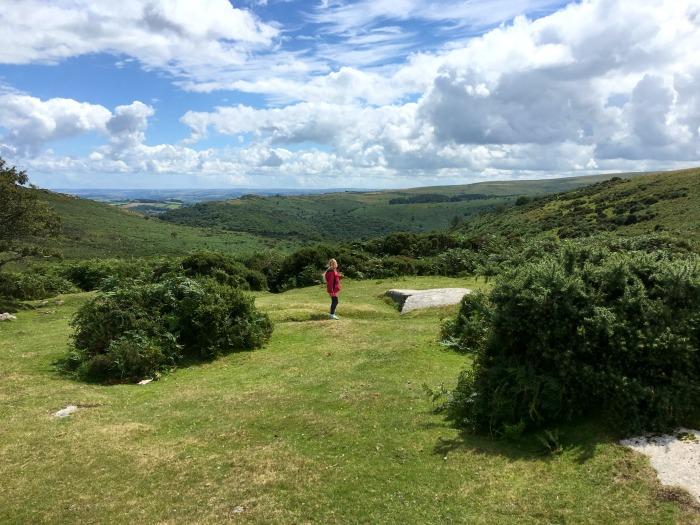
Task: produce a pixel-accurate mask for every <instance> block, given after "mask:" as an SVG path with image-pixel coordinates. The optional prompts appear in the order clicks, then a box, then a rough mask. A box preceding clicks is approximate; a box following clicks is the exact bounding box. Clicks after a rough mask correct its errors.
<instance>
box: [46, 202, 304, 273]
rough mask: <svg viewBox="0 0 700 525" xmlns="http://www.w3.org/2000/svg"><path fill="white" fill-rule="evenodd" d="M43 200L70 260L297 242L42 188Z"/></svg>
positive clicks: (246, 248)
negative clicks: (56, 219) (176, 220)
mask: <svg viewBox="0 0 700 525" xmlns="http://www.w3.org/2000/svg"><path fill="white" fill-rule="evenodd" d="M41 198H42V200H45V201H47V202H48V203H49V205H50V206H51V207H52V208H53V209H54V210H55V211H56V212H57V213H58V214H59V215H60V216H61V219H62V223H63V233H62V234H61V236H60V237H59V239H58V240H57V244H58V248H59V249H60V251H61V252H62V253H63V256H64V257H65V258H67V259H85V258H89V257H137V256H138V257H149V256H156V255H182V254H185V253H188V252H190V251H193V250H201V249H206V250H216V251H220V252H223V253H227V254H238V253H250V252H254V251H257V250H262V249H266V248H272V247H274V248H276V249H279V250H281V251H286V250H289V249H291V248H292V247H293V246H294V244H292V243H291V242H288V241H285V240H274V239H263V238H261V237H259V236H255V235H251V234H249V233H242V232H231V231H221V230H213V229H202V228H192V227H189V226H181V225H179V224H173V223H171V222H165V221H162V220H159V219H156V218H153V217H144V216H143V215H140V214H137V213H133V212H129V211H125V210H121V209H119V208H117V207H115V206H110V205H108V204H103V203H99V202H95V201H90V200H86V199H79V198H77V197H72V196H69V195H62V194H58V193H52V192H48V191H42V193H41Z"/></svg>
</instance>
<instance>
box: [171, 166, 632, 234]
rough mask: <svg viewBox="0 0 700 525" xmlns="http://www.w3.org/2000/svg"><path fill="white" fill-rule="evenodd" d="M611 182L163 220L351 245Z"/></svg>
mask: <svg viewBox="0 0 700 525" xmlns="http://www.w3.org/2000/svg"><path fill="white" fill-rule="evenodd" d="M632 175H633V174H626V175H623V176H625V177H628V176H632ZM612 176H613V175H593V176H586V177H573V178H564V179H547V180H533V181H493V182H480V183H476V184H467V185H459V186H435V187H430V188H415V189H408V190H392V191H376V192H342V193H327V194H322V195H303V196H266V197H262V196H253V195H248V196H243V197H242V198H240V199H235V200H229V201H223V202H206V203H200V204H196V205H194V206H187V207H184V208H180V209H176V210H168V211H167V212H165V213H164V214H163V215H161V218H162V219H163V220H167V221H171V222H175V223H178V224H186V225H189V226H198V227H209V228H221V229H225V230H231V231H245V232H249V233H252V234H255V235H262V236H266V237H275V238H294V239H299V240H300V241H314V240H317V241H320V240H341V241H348V240H356V239H366V238H370V237H376V236H379V235H384V234H387V233H391V232H395V231H410V232H421V231H433V230H443V229H445V228H447V227H449V226H450V225H451V224H454V223H455V222H456V221H461V220H464V219H467V218H470V217H473V216H475V215H478V214H480V213H483V212H484V211H487V210H496V209H502V208H503V207H504V206H508V205H513V204H514V203H515V202H516V200H517V198H518V196H533V195H542V194H546V193H552V192H561V191H566V190H569V189H572V188H579V187H581V186H585V185H588V184H592V183H595V182H598V181H601V180H606V179H609V178H610V177H612Z"/></svg>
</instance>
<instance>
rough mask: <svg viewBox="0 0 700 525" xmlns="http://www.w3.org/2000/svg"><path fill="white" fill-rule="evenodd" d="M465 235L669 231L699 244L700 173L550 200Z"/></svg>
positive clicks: (485, 220)
mask: <svg viewBox="0 0 700 525" xmlns="http://www.w3.org/2000/svg"><path fill="white" fill-rule="evenodd" d="M460 230H461V231H462V232H463V233H465V234H467V235H479V234H484V233H496V234H501V235H506V236H527V235H540V234H558V235H560V236H568V237H570V236H575V237H578V236H582V235H589V234H594V233H598V232H604V231H611V232H614V233H616V234H622V235H638V234H641V233H651V232H655V231H663V232H668V233H670V234H673V235H676V236H678V237H680V238H684V239H687V240H690V241H696V242H698V241H700V168H693V169H688V170H681V171H676V172H664V173H654V174H646V175H641V176H637V177H632V178H629V179H623V180H620V181H616V182H614V181H610V182H604V183H600V184H596V185H593V186H587V187H583V188H579V189H574V190H571V191H568V192H566V193H560V194H557V195H552V196H547V197H544V198H542V199H539V200H537V201H535V202H533V203H531V204H528V205H525V206H516V207H513V208H510V209H507V210H505V211H503V212H501V213H486V214H483V215H481V216H479V217H475V218H474V219H472V220H469V221H467V222H466V223H465V224H464V225H463V226H462V227H461V228H460Z"/></svg>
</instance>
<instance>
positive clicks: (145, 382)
mask: <svg viewBox="0 0 700 525" xmlns="http://www.w3.org/2000/svg"><path fill="white" fill-rule="evenodd" d="M151 381H153V379H142V380H141V381H139V382H138V383H136V384H137V385H147V384H148V383H150V382H151Z"/></svg>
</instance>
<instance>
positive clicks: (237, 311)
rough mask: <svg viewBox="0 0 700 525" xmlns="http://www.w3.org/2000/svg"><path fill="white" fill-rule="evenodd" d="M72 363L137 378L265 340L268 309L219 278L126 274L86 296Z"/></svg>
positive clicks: (89, 371)
mask: <svg viewBox="0 0 700 525" xmlns="http://www.w3.org/2000/svg"><path fill="white" fill-rule="evenodd" d="M71 324H72V326H73V328H74V329H75V332H74V334H73V350H72V351H71V352H70V353H69V355H68V357H67V358H66V359H65V360H64V362H63V364H62V366H63V368H64V369H65V370H67V371H70V372H73V373H75V375H76V376H77V377H79V378H81V379H85V380H89V381H112V382H119V381H133V380H136V379H141V378H143V377H146V376H152V375H154V374H156V373H157V372H160V371H163V370H167V369H169V368H172V367H173V366H176V365H177V364H179V363H181V362H182V361H183V359H187V360H188V361H192V360H194V361H196V360H206V359H211V358H213V357H217V356H219V355H223V354H227V353H230V352H233V351H238V350H250V349H253V348H258V347H260V346H262V345H264V344H265V343H266V342H267V341H268V340H269V338H270V335H271V333H272V323H271V322H270V319H269V318H268V317H267V315H265V314H262V313H260V312H258V311H257V310H256V309H255V306H254V304H253V299H252V298H251V297H249V296H247V295H245V294H244V293H243V292H241V291H240V290H239V289H236V288H233V287H231V286H228V285H224V284H220V283H217V282H216V281H215V280H213V279H197V280H195V279H190V278H187V277H171V278H167V279H165V280H163V281H162V282H156V283H143V282H130V283H129V282H127V283H126V284H124V285H122V286H121V287H117V288H115V289H114V290H112V291H110V292H101V293H99V294H98V295H97V297H95V298H94V299H92V300H91V301H89V302H87V303H85V304H84V305H83V306H82V307H81V308H80V309H79V310H78V311H77V313H76V314H75V316H74V318H73V320H72V323H71Z"/></svg>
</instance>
